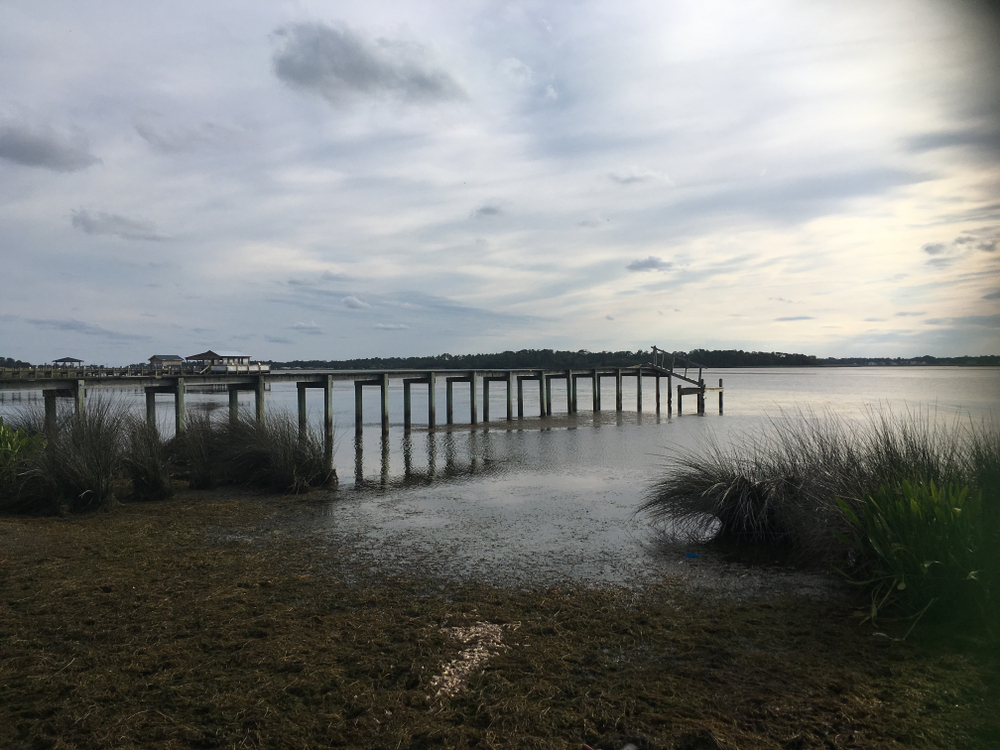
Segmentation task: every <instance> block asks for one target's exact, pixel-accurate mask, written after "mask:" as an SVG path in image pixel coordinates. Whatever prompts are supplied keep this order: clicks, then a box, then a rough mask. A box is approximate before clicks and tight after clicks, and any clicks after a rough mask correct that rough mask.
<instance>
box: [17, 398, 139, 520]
mask: <svg viewBox="0 0 1000 750" xmlns="http://www.w3.org/2000/svg"><path fill="white" fill-rule="evenodd" d="M128 420H129V411H128V407H127V405H126V404H124V403H123V402H121V401H118V400H116V399H104V398H93V399H90V400H88V402H87V408H86V409H85V410H84V411H83V412H82V413H81V414H73V415H67V416H65V417H63V418H62V419H61V420H60V421H59V423H58V424H57V425H56V427H55V429H53V430H51V431H50V433H49V434H48V436H47V444H46V448H45V450H44V451H40V452H39V453H38V454H37V455H36V456H35V459H34V460H33V461H32V466H31V468H30V469H29V471H28V482H27V483H26V493H27V495H28V496H29V498H30V499H32V500H34V501H36V502H38V503H39V504H40V505H45V504H54V505H65V506H67V507H68V509H69V510H71V511H81V510H91V509H98V508H103V507H106V506H108V505H110V504H112V503H114V502H115V500H116V499H117V498H116V489H117V486H118V485H119V484H120V483H121V478H122V469H123V458H124V448H125V438H126V434H127V430H126V426H127V423H128Z"/></svg>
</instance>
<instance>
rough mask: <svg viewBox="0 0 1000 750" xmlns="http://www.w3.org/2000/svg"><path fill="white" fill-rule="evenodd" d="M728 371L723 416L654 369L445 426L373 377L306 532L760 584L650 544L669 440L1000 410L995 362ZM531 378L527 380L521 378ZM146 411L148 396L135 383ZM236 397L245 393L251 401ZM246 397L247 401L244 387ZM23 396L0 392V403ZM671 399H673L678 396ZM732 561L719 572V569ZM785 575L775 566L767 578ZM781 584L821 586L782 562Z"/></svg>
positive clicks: (468, 572) (708, 582) (392, 547)
mask: <svg viewBox="0 0 1000 750" xmlns="http://www.w3.org/2000/svg"><path fill="white" fill-rule="evenodd" d="M720 377H721V378H723V379H724V384H725V387H726V392H725V415H724V416H720V415H719V414H718V404H717V399H716V396H715V395H714V394H709V395H708V396H707V408H706V411H707V413H706V415H705V416H702V417H699V416H697V415H695V414H694V413H693V412H694V406H695V404H694V400H693V398H692V399H690V401H689V400H687V399H685V411H686V413H685V414H684V415H683V416H680V417H678V416H677V415H676V413H675V414H674V415H672V416H668V415H667V413H666V392H665V386H666V383H665V381H661V383H662V384H663V388H664V390H663V393H662V396H661V404H662V409H663V410H662V412H661V414H659V415H657V414H656V413H655V411H654V407H655V400H654V391H653V379H651V378H647V379H646V381H645V382H644V385H643V403H644V411H643V412H642V413H638V412H636V398H635V381H634V379H626V380H625V394H624V407H625V409H626V411H624V412H622V413H616V412H614V411H603V412H601V413H599V414H593V413H592V412H590V411H587V410H586V407H589V405H590V402H591V398H590V389H589V385H588V384H587V383H586V381H580V387H579V394H578V403H579V405H580V411H579V412H578V413H577V414H576V415H567V414H566V413H565V411H566V398H565V386H564V385H562V384H560V383H559V382H558V381H556V382H554V383H553V416H552V417H550V418H547V419H539V418H538V417H531V418H527V419H525V420H522V421H514V422H512V423H508V422H506V421H505V420H501V421H493V422H490V423H488V424H486V425H482V424H480V425H478V426H477V427H475V428H472V427H471V426H470V425H468V424H467V423H468V421H469V411H468V410H469V407H468V403H469V399H468V387H467V386H465V387H463V386H462V384H456V389H455V418H456V421H457V422H460V423H465V424H456V425H455V426H454V427H453V428H451V429H450V430H449V429H439V430H437V431H435V432H433V433H431V432H428V431H426V430H425V429H423V427H422V425H423V423H424V419H425V418H426V393H421V392H420V388H419V387H414V390H413V414H414V430H413V432H412V433H411V434H410V435H408V436H407V435H405V434H404V432H403V429H402V400H403V397H402V385H401V384H400V385H398V386H395V387H393V388H391V389H390V394H389V401H390V420H391V428H390V434H389V436H388V438H387V439H385V440H383V439H382V437H381V435H380V429H379V421H378V420H379V411H378V408H379V399H378V389H366V391H367V393H366V398H365V416H366V426H365V430H364V435H363V438H362V439H361V440H360V441H356V440H355V437H354V391H353V386H352V385H351V384H344V385H343V386H341V387H339V388H337V389H336V390H335V393H334V409H335V419H336V421H337V425H338V429H337V436H338V440H337V452H336V458H335V465H336V467H337V471H338V474H339V476H340V478H341V485H340V488H339V489H337V490H336V491H333V492H330V493H329V495H328V499H329V503H327V504H325V505H324V507H323V509H322V511H318V512H317V516H316V517H315V518H314V519H313V520H312V521H311V522H310V528H309V530H308V531H309V533H311V534H314V535H316V543H317V544H318V545H320V546H322V547H325V548H327V549H329V550H330V551H331V554H338V555H340V556H344V555H347V556H349V557H351V558H352V559H353V561H354V562H355V563H356V565H355V568H356V569H357V570H358V571H359V572H364V571H367V570H371V569H377V570H382V571H389V572H421V571H433V572H436V573H437V574H439V575H441V576H444V577H452V578H461V579H467V578H477V579H484V580H488V581H493V582H498V583H504V584H507V585H527V584H535V583H539V582H541V583H548V582H555V581H559V580H565V579H569V580H576V581H585V582H590V583H609V584H634V583H642V582H644V581H649V580H654V579H657V578H661V577H662V576H663V575H683V576H684V577H686V578H687V580H689V582H691V585H695V586H705V587H707V588H713V587H718V586H723V587H731V586H733V585H738V586H739V587H740V589H741V590H743V591H752V590H754V589H755V588H756V587H759V586H763V585H765V584H764V579H763V578H761V576H760V574H759V572H755V571H753V570H749V569H739V568H738V567H737V568H731V569H730V568H726V566H725V565H724V564H723V563H721V562H720V561H714V560H711V559H708V558H710V557H711V553H709V552H706V551H704V550H701V551H700V554H701V555H702V556H701V557H688V556H687V555H688V553H690V552H691V549H689V548H687V547H684V546H683V545H676V546H674V547H670V548H668V549H667V551H666V552H665V551H664V550H663V549H662V548H658V544H657V543H658V541H659V540H661V539H662V534H661V532H660V531H658V530H656V529H653V528H652V526H651V524H650V521H649V519H648V518H646V517H644V516H643V515H642V514H638V513H637V512H636V511H637V509H638V506H639V505H640V504H641V502H642V500H643V499H644V496H645V493H646V492H647V490H648V488H649V486H650V484H651V483H652V482H653V481H655V479H656V478H658V477H659V476H661V475H662V473H663V472H664V471H666V470H668V468H669V465H670V461H671V456H672V455H675V454H676V452H677V451H680V450H686V449H691V448H697V446H698V445H699V444H701V443H703V442H704V441H705V440H707V439H709V438H714V439H717V440H721V441H723V442H725V441H728V440H731V439H734V438H736V437H738V436H739V435H740V434H744V433H750V432H758V431H760V430H762V429H767V428H768V425H769V423H770V422H771V421H772V420H776V419H786V418H793V419H794V418H800V415H801V414H808V413H816V414H822V413H825V412H832V413H835V414H837V415H840V416H844V417H848V418H863V417H864V415H865V414H866V411H867V410H870V409H872V408H881V409H891V410H892V411H893V412H896V413H903V412H907V411H909V412H914V413H919V414H921V415H923V416H924V417H925V418H929V419H934V420H938V421H943V422H945V423H954V422H955V421H956V420H962V419H964V420H967V419H975V420H981V419H984V418H997V416H998V406H1000V369H996V368H925V367H921V368H880V367H870V368H823V369H746V370H718V371H709V372H707V373H706V375H705V379H706V382H707V383H708V384H710V385H715V384H717V381H718V378H720ZM526 385H530V384H526ZM603 386H604V387H603V399H602V400H603V405H604V406H605V408H607V406H609V405H610V406H611V407H613V406H614V388H613V381H612V380H610V379H609V380H606V381H604V384H603ZM493 388H494V390H492V391H491V394H492V396H493V399H494V400H493V405H492V411H493V416H494V417H495V416H496V415H497V414H500V415H502V416H505V400H504V389H503V387H502V385H500V384H495V385H494V386H493ZM525 395H526V403H525V413H526V414H537V413H538V406H537V403H538V402H537V387H535V388H532V387H527V388H526V391H525ZM122 397H123V398H126V399H132V400H134V402H135V405H136V408H137V409H140V408H142V396H141V394H139V393H130V394H126V395H124V396H122ZM159 398H162V402H159V403H158V407H157V411H158V418H159V421H160V424H161V428H162V429H163V431H164V432H165V433H169V432H170V431H171V430H172V421H173V412H172V409H173V406H172V401H171V399H170V398H169V397H167V396H161V397H159ZM244 399H245V400H244ZM437 400H438V421H439V423H440V422H441V421H443V418H444V387H443V384H442V387H441V388H440V389H439V393H438V399H437ZM187 403H188V406H189V408H190V409H193V410H197V409H203V410H206V411H209V412H216V411H217V412H218V416H219V418H225V416H226V414H227V408H228V401H227V395H226V394H225V393H222V394H189V396H188V400H187ZM241 404H243V405H244V406H245V408H247V409H252V408H253V400H252V395H251V394H245V395H243V396H241ZM21 405H22V404H18V402H13V403H11V402H10V401H9V400H8V401H6V402H4V403H2V404H0V415H2V414H4V413H5V411H6V412H7V413H10V412H11V411H12V410H14V411H16V410H17V408H19V407H20V406H21ZM267 406H268V409H269V410H272V411H273V410H286V411H289V412H292V413H294V410H295V408H296V392H295V386H294V385H293V384H285V385H275V386H274V389H273V390H272V391H270V392H269V393H268V400H267ZM675 408H676V405H675ZM321 410H322V392H321V391H316V392H310V394H309V411H310V420H311V421H312V422H313V423H314V425H315V426H317V427H318V426H319V420H320V418H321V416H320V415H321ZM723 569H725V570H726V571H727V572H728V575H720V573H722V572H723ZM781 580H782V576H781V575H775V574H774V573H773V572H772V573H770V574H768V575H767V577H766V581H767V583H766V585H767V587H768V589H769V590H773V587H774V586H775V585H779V586H780V585H781ZM787 583H788V585H789V586H794V587H796V588H797V589H801V588H802V587H803V586H809V585H815V586H817V587H818V588H822V587H823V586H824V585H825V584H824V583H823V581H822V580H821V579H819V578H817V579H815V580H811V581H810V580H807V579H803V578H802V577H795V576H791V575H790V574H789V577H788V581H787Z"/></svg>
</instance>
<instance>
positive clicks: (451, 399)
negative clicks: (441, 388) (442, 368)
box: [445, 378, 455, 424]
mask: <svg viewBox="0 0 1000 750" xmlns="http://www.w3.org/2000/svg"><path fill="white" fill-rule="evenodd" d="M453 391H454V385H453V383H452V380H451V378H448V387H447V388H446V389H445V415H446V418H447V420H448V424H455V396H454V393H453Z"/></svg>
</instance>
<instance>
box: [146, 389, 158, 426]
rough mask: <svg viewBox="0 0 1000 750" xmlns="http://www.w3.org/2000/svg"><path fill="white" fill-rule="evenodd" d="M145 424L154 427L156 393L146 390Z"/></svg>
mask: <svg viewBox="0 0 1000 750" xmlns="http://www.w3.org/2000/svg"><path fill="white" fill-rule="evenodd" d="M146 423H147V424H151V425H154V426H155V425H156V391H151V390H149V389H148V388H147V389H146Z"/></svg>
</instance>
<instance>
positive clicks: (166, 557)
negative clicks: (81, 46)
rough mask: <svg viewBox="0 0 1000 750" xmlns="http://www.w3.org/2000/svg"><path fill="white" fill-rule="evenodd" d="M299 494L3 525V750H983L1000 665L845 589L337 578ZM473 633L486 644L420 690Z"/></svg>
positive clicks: (999, 693)
mask: <svg viewBox="0 0 1000 750" xmlns="http://www.w3.org/2000/svg"><path fill="white" fill-rule="evenodd" d="M206 498H210V499H206ZM303 507H304V506H303V504H302V501H301V500H297V501H296V500H290V499H287V498H275V497H267V498H263V497H260V498H258V497H255V496H252V495H245V494H244V495H237V494H235V493H232V492H227V493H225V494H223V493H221V492H217V493H213V494H212V495H208V496H206V495H204V494H201V495H199V494H194V493H181V494H180V495H179V496H178V497H177V498H175V499H173V500H169V501H165V502H163V503H158V504H126V505H123V506H119V507H117V508H115V509H113V510H111V511H110V512H109V513H106V514H102V515H100V516H97V515H90V516H79V517H70V518H67V519H57V518H0V746H2V747H11V748H14V747H37V748H110V747H115V748H132V747H155V748H217V747H218V748H223V747H244V748H313V747H363V748H426V747H454V748H467V747H479V748H501V747H517V748H582V747H583V745H584V743H586V744H589V745H590V746H592V747H594V748H602V749H604V748H615V750H618V749H619V748H621V747H622V746H624V745H625V744H627V743H633V744H635V745H636V746H637V747H638V748H660V747H663V748H683V749H685V750H695V749H697V748H716V747H718V748H732V749H735V748H740V749H741V750H747V749H753V748H769V749H772V748H788V749H793V748H813V747H815V748H904V747H906V748H910V747H915V748H963V749H965V748H973V749H983V750H985V748H991V747H996V746H997V744H998V742H1000V719H998V718H997V717H996V713H995V711H990V710H988V707H990V706H994V707H995V706H996V705H997V702H998V699H1000V686H998V682H997V675H998V674H1000V669H998V666H1000V665H998V663H997V659H996V657H995V656H993V655H991V654H989V653H985V652H983V653H979V652H976V651H975V650H969V648H966V649H964V650H963V649H962V648H959V647H957V646H942V645H940V644H938V645H937V646H936V647H935V648H931V647H929V646H926V645H921V644H920V643H909V642H907V643H899V642H895V641H893V640H891V639H890V638H888V637H880V636H873V634H872V631H871V630H870V629H867V628H865V627H859V626H858V625H857V624H856V623H855V621H854V620H853V619H852V612H851V608H850V606H849V604H848V603H845V602H843V601H839V602H838V601H827V602H817V601H815V600H810V599H807V598H801V599H786V600H781V601H768V602H761V603H755V604H733V603H725V602H699V601H696V600H694V599H693V598H692V597H690V596H688V595H687V594H685V593H684V592H683V590H682V589H681V587H679V586H678V585H676V584H673V583H671V582H664V584H663V585H662V586H660V587H656V588H653V589H650V590H648V591H645V592H642V593H636V592H630V591H627V590H622V589H608V590H592V589H546V590H534V591H518V592H512V591H507V590H502V589H497V588H493V587H489V586H483V585H478V584H468V585H456V584H448V583H444V582H438V581H428V580H418V579H416V578H414V579H412V580H403V579H380V578H377V577H373V578H370V579H365V580H363V581H361V582H354V583H351V582H350V581H352V580H356V576H357V572H356V571H348V570H342V569H341V568H340V567H339V564H338V561H337V559H336V550H335V549H326V548H325V547H324V543H323V540H322V538H321V537H318V536H314V535H312V534H311V533H309V530H308V529H307V528H306V527H304V526H300V527H298V531H295V530H294V529H295V528H296V527H295V525H294V524H291V525H289V524H287V523H284V522H283V523H275V519H276V518H278V517H279V516H280V517H281V518H282V519H283V521H284V519H288V518H289V517H292V516H294V514H296V513H302V512H303ZM484 624H486V625H488V626H489V627H486V628H484ZM475 628H480V629H481V632H480V631H475V630H473V629H475ZM476 633H479V635H476ZM484 634H485V635H484ZM501 634H502V635H501ZM477 639H478V640H477ZM476 643H479V644H482V645H483V646H484V648H485V649H486V650H487V651H489V654H488V658H482V659H480V660H479V661H478V662H477V663H476V665H475V669H471V670H469V671H468V674H467V675H466V682H465V687H464V689H460V690H456V691H454V694H453V695H452V696H451V697H449V696H448V695H447V694H444V695H437V692H438V691H439V690H440V685H439V684H437V683H435V679H434V678H435V676H437V675H439V674H441V673H442V667H443V665H448V664H460V663H462V660H463V657H462V653H463V651H466V650H469V649H470V648H473V647H474V646H475V644H476ZM436 695H437V697H435V696H436Z"/></svg>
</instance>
